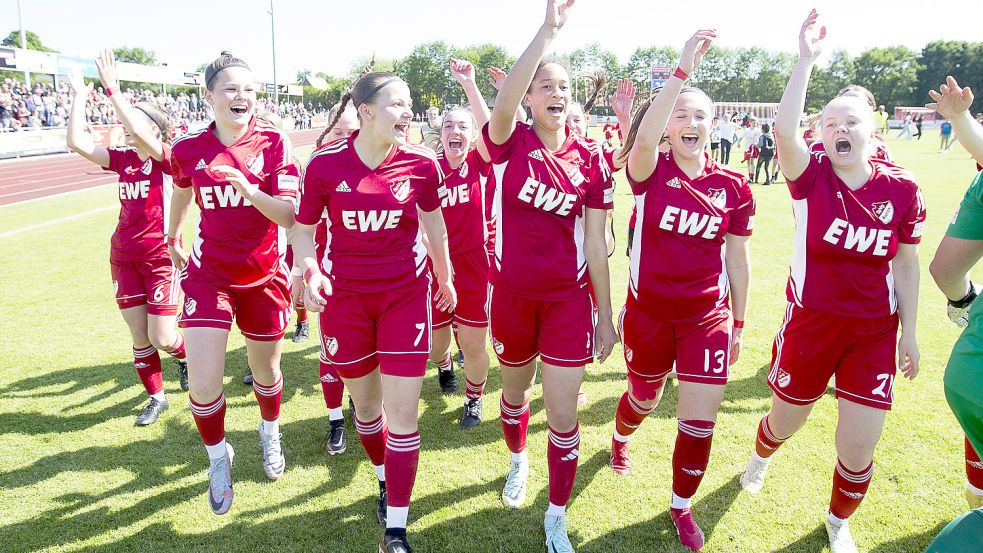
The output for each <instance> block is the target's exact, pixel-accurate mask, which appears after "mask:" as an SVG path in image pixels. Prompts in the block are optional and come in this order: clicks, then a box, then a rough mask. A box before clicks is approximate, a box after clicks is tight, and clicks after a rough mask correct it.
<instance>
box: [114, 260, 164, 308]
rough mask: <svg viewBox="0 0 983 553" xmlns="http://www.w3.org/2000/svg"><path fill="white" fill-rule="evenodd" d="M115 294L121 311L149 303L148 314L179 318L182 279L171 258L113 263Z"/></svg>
mask: <svg viewBox="0 0 983 553" xmlns="http://www.w3.org/2000/svg"><path fill="white" fill-rule="evenodd" d="M109 269H110V272H111V274H112V276H113V294H115V295H116V305H118V306H119V308H120V309H129V308H130V307H137V306H139V305H144V304H146V306H147V314H148V315H158V316H168V315H170V316H174V315H177V310H178V303H180V301H181V292H180V288H179V287H180V285H181V278H180V276H179V275H178V271H177V269H175V268H174V266H173V265H171V259H170V258H169V257H159V258H156V259H150V260H147V261H112V260H111V261H110V263H109Z"/></svg>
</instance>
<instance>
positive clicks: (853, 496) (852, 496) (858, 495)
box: [840, 488, 864, 499]
mask: <svg viewBox="0 0 983 553" xmlns="http://www.w3.org/2000/svg"><path fill="white" fill-rule="evenodd" d="M840 493H842V494H843V495H845V496H847V497H849V498H850V499H863V498H864V494H862V493H857V492H848V491H846V490H844V489H843V488H840Z"/></svg>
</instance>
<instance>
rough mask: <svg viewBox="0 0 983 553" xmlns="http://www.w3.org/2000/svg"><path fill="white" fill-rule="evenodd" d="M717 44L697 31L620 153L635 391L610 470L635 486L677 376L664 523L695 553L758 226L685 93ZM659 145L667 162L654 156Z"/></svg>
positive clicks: (625, 328) (626, 329)
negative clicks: (628, 200)
mask: <svg viewBox="0 0 983 553" xmlns="http://www.w3.org/2000/svg"><path fill="white" fill-rule="evenodd" d="M715 38H716V33H715V31H713V30H701V31H698V32H697V33H695V34H694V35H693V37H692V38H690V39H689V40H688V41H687V42H686V45H685V46H684V47H683V51H682V55H681V56H680V59H679V66H678V68H677V69H676V71H675V73H674V74H673V76H672V78H671V79H669V82H668V83H666V85H665V87H664V88H663V89H662V91H661V92H659V94H658V95H657V96H656V97H655V98H654V99H653V100H652V101H651V102H650V103H648V104H645V105H643V106H642V108H641V109H640V110H639V112H638V113H637V114H636V115H635V121H634V123H633V125H632V128H631V131H630V132H629V133H628V137H627V139H626V141H625V150H626V152H627V154H626V156H627V158H628V169H627V174H628V182H629V183H630V184H631V187H632V193H633V194H634V195H635V203H636V205H637V210H638V219H637V222H636V230H635V236H634V241H635V243H634V244H633V245H632V249H631V252H632V256H631V264H630V273H629V283H628V289H629V295H628V301H627V303H626V305H625V308H624V311H622V315H621V329H620V330H621V335H622V339H623V340H624V351H625V361H626V364H627V365H628V391H626V392H625V394H624V395H623V396H622V397H621V401H620V403H619V404H618V409H617V411H616V414H615V431H614V436H613V438H612V441H611V468H612V469H614V471H615V472H616V473H618V474H628V472H629V471H630V468H631V461H630V459H629V455H628V439H629V437H630V436H631V434H632V433H633V432H634V431H635V430H636V429H637V428H638V426H639V425H640V424H641V423H642V421H643V420H644V418H645V417H646V415H648V414H649V413H650V412H651V411H652V410H653V409H654V408H655V406H656V405H658V403H659V400H660V399H661V396H662V392H663V390H664V387H665V382H666V377H667V376H668V374H669V373H670V371H672V369H673V366H674V365H675V367H676V373H677V379H678V380H679V404H678V405H677V407H676V415H677V418H678V419H679V424H678V427H679V429H678V432H677V434H676V447H675V450H674V452H673V457H672V474H673V478H672V501H671V505H670V509H669V514H670V516H671V518H672V522H673V524H674V525H675V526H676V531H677V533H678V534H679V539H680V541H681V542H682V544H683V545H685V546H686V547H689V548H690V549H692V550H694V551H699V550H700V549H701V548H702V547H703V543H704V536H703V531H702V530H701V529H700V527H699V526H698V525H697V524H696V522H695V521H694V520H693V515H692V513H691V511H690V504H691V500H692V497H693V496H694V495H695V494H696V490H697V488H698V487H699V485H700V481H701V480H702V478H703V475H704V473H705V472H706V470H707V464H708V462H709V459H710V444H711V442H712V440H713V429H714V425H715V423H716V419H717V410H718V409H719V407H720V402H721V400H722V399H723V396H724V384H726V382H727V377H728V372H729V370H728V367H729V366H730V365H732V364H733V363H735V362H736V361H737V359H738V357H739V355H740V351H741V334H742V332H743V327H744V316H745V313H746V311H747V300H748V291H749V286H750V278H751V273H750V255H749V253H748V237H749V236H750V235H751V232H752V228H753V222H754V199H753V198H752V196H751V189H750V188H749V187H748V181H747V179H746V178H744V176H743V175H742V174H741V173H740V172H737V171H732V170H730V169H727V168H725V167H722V166H720V165H718V164H717V163H716V162H714V161H713V160H712V159H711V158H710V156H709V155H708V154H707V153H706V145H707V142H708V141H709V139H710V133H711V131H712V127H711V121H712V119H711V118H712V116H713V111H714V110H713V103H712V102H711V100H710V98H709V97H707V95H706V94H705V93H704V92H703V91H701V90H699V89H696V88H691V87H685V86H683V83H684V82H685V81H686V78H687V76H688V75H689V74H690V73H691V72H692V71H693V70H694V69H696V68H697V67H699V64H700V61H701V60H702V58H703V55H704V54H705V53H706V51H707V50H708V49H709V48H710V44H711V43H712V42H713V40H714V39H715ZM663 134H666V135H667V136H668V138H669V145H670V150H669V152H668V153H667V154H660V153H659V151H658V148H659V142H660V138H661V137H662V136H663ZM682 260H685V263H683V262H682ZM731 302H733V311H731V306H730V303H731Z"/></svg>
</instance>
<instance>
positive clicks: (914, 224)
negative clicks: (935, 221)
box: [898, 185, 926, 244]
mask: <svg viewBox="0 0 983 553" xmlns="http://www.w3.org/2000/svg"><path fill="white" fill-rule="evenodd" d="M914 188H915V194H914V196H913V197H912V199H911V205H910V206H909V207H908V211H907V213H905V216H904V219H902V220H901V229H900V231H899V233H898V241H899V242H901V243H902V244H917V243H919V242H921V241H922V232H923V231H924V228H925V216H926V210H925V198H924V197H922V191H921V189H920V188H918V186H917V185H916V186H915V187H914Z"/></svg>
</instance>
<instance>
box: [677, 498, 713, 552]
mask: <svg viewBox="0 0 983 553" xmlns="http://www.w3.org/2000/svg"><path fill="white" fill-rule="evenodd" d="M669 516H670V517H672V524H673V525H674V526H675V527H676V533H677V534H679V541H680V542H682V544H683V545H685V546H686V547H688V548H690V549H692V550H693V551H699V550H701V549H703V544H704V542H705V541H706V538H705V537H704V536H703V530H700V527H699V526H697V525H696V521H695V520H693V513H692V512H691V511H690V510H689V509H671V508H670V509H669Z"/></svg>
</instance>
